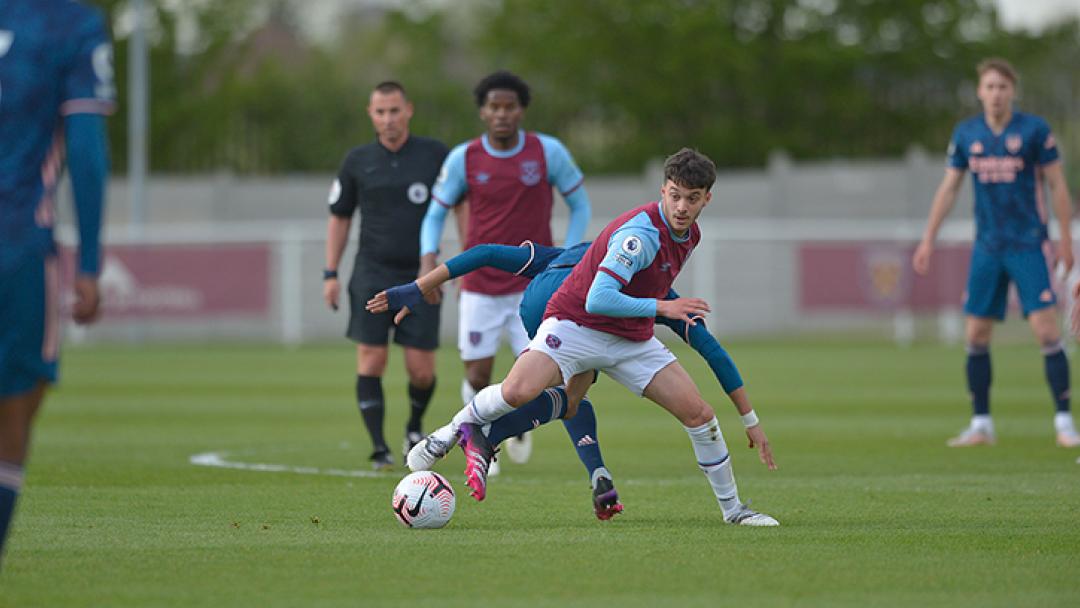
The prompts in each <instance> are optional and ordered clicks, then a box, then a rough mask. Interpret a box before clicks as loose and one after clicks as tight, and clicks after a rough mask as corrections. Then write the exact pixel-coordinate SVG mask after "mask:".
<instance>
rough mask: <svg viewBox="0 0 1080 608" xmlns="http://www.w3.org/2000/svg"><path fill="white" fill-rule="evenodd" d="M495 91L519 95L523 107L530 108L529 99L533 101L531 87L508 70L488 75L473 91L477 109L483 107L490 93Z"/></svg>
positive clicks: (519, 101)
mask: <svg viewBox="0 0 1080 608" xmlns="http://www.w3.org/2000/svg"><path fill="white" fill-rule="evenodd" d="M494 89H505V90H507V91H513V92H515V93H517V96H518V103H520V104H521V107H523V108H527V107H529V99H531V98H530V96H529V85H527V84H525V81H524V80H522V79H521V78H519V77H518V76H517V75H516V74H514V73H512V72H508V71H506V70H499V71H498V72H495V73H492V74H488V75H487V76H486V77H484V79H483V80H481V81H480V83H479V84H477V85H476V88H475V89H473V94H474V95H476V107H481V106H483V105H484V102H486V101H487V95H488V93H489V92H490V91H492V90H494Z"/></svg>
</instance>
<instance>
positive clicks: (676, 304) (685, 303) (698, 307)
mask: <svg viewBox="0 0 1080 608" xmlns="http://www.w3.org/2000/svg"><path fill="white" fill-rule="evenodd" d="M707 312H711V309H710V308H709V303H708V302H706V301H705V300H702V299H701V298H675V299H674V300H657V301H656V314H657V315H658V316H661V317H665V318H667V319H674V320H676V321H684V322H685V323H687V324H688V325H697V323H696V322H695V321H694V318H695V317H704V316H705V313H707Z"/></svg>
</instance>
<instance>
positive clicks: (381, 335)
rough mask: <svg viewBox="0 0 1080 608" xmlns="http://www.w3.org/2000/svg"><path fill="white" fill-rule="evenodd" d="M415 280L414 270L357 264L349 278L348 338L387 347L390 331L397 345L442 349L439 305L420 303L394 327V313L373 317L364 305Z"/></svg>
mask: <svg viewBox="0 0 1080 608" xmlns="http://www.w3.org/2000/svg"><path fill="white" fill-rule="evenodd" d="M415 280H416V272H415V271H407V270H406V271H403V270H401V269H398V268H388V267H385V266H380V265H376V264H372V263H358V264H357V265H356V267H355V268H354V269H353V273H352V278H350V279H349V305H350V310H351V312H350V315H349V329H348V331H347V332H346V334H345V335H347V336H348V337H349V338H350V339H352V340H353V341H354V342H359V343H360V344H367V345H371V346H385V345H386V344H387V343H388V342H389V337H390V332H391V331H393V332H394V342H395V343H396V344H400V345H401V346H408V347H410V348H419V349H422V350H435V349H436V348H439V311H440V308H439V305H434V306H432V305H431V304H428V303H427V302H421V303H420V304H419V306H417V308H415V309H410V310H412V312H411V313H410V314H409V316H407V317H405V320H404V321H402V322H401V325H399V326H395V325H394V314H395V312H396V311H395V312H384V313H381V314H372V313H370V312H368V311H366V310H364V305H365V304H367V301H368V300H370V299H371V298H372V297H374V296H375V294H377V293H379V292H380V291H382V290H384V289H386V288H388V287H393V286H395V285H401V284H404V283H408V282H410V281H415Z"/></svg>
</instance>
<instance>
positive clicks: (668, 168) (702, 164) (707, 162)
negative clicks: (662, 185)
mask: <svg viewBox="0 0 1080 608" xmlns="http://www.w3.org/2000/svg"><path fill="white" fill-rule="evenodd" d="M668 180H670V181H673V182H675V183H676V184H678V185H680V186H682V187H684V188H694V189H696V188H704V189H706V190H710V189H712V186H713V184H714V183H716V165H715V164H714V163H713V161H712V160H711V159H710V158H709V157H708V156H705V155H704V154H702V153H701V152H698V151H697V150H691V149H690V148H683V149H682V150H679V151H678V152H676V153H675V154H672V155H671V156H669V157H667V160H665V161H664V181H665V182H667V181H668Z"/></svg>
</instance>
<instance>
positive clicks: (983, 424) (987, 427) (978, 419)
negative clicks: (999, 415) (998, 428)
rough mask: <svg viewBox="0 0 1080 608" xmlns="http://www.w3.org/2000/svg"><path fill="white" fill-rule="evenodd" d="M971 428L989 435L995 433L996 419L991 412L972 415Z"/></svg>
mask: <svg viewBox="0 0 1080 608" xmlns="http://www.w3.org/2000/svg"><path fill="white" fill-rule="evenodd" d="M971 428H972V430H976V431H979V432H982V433H986V434H988V435H993V434H994V420H993V419H992V418H990V415H989V414H978V415H975V416H972V417H971Z"/></svg>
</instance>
